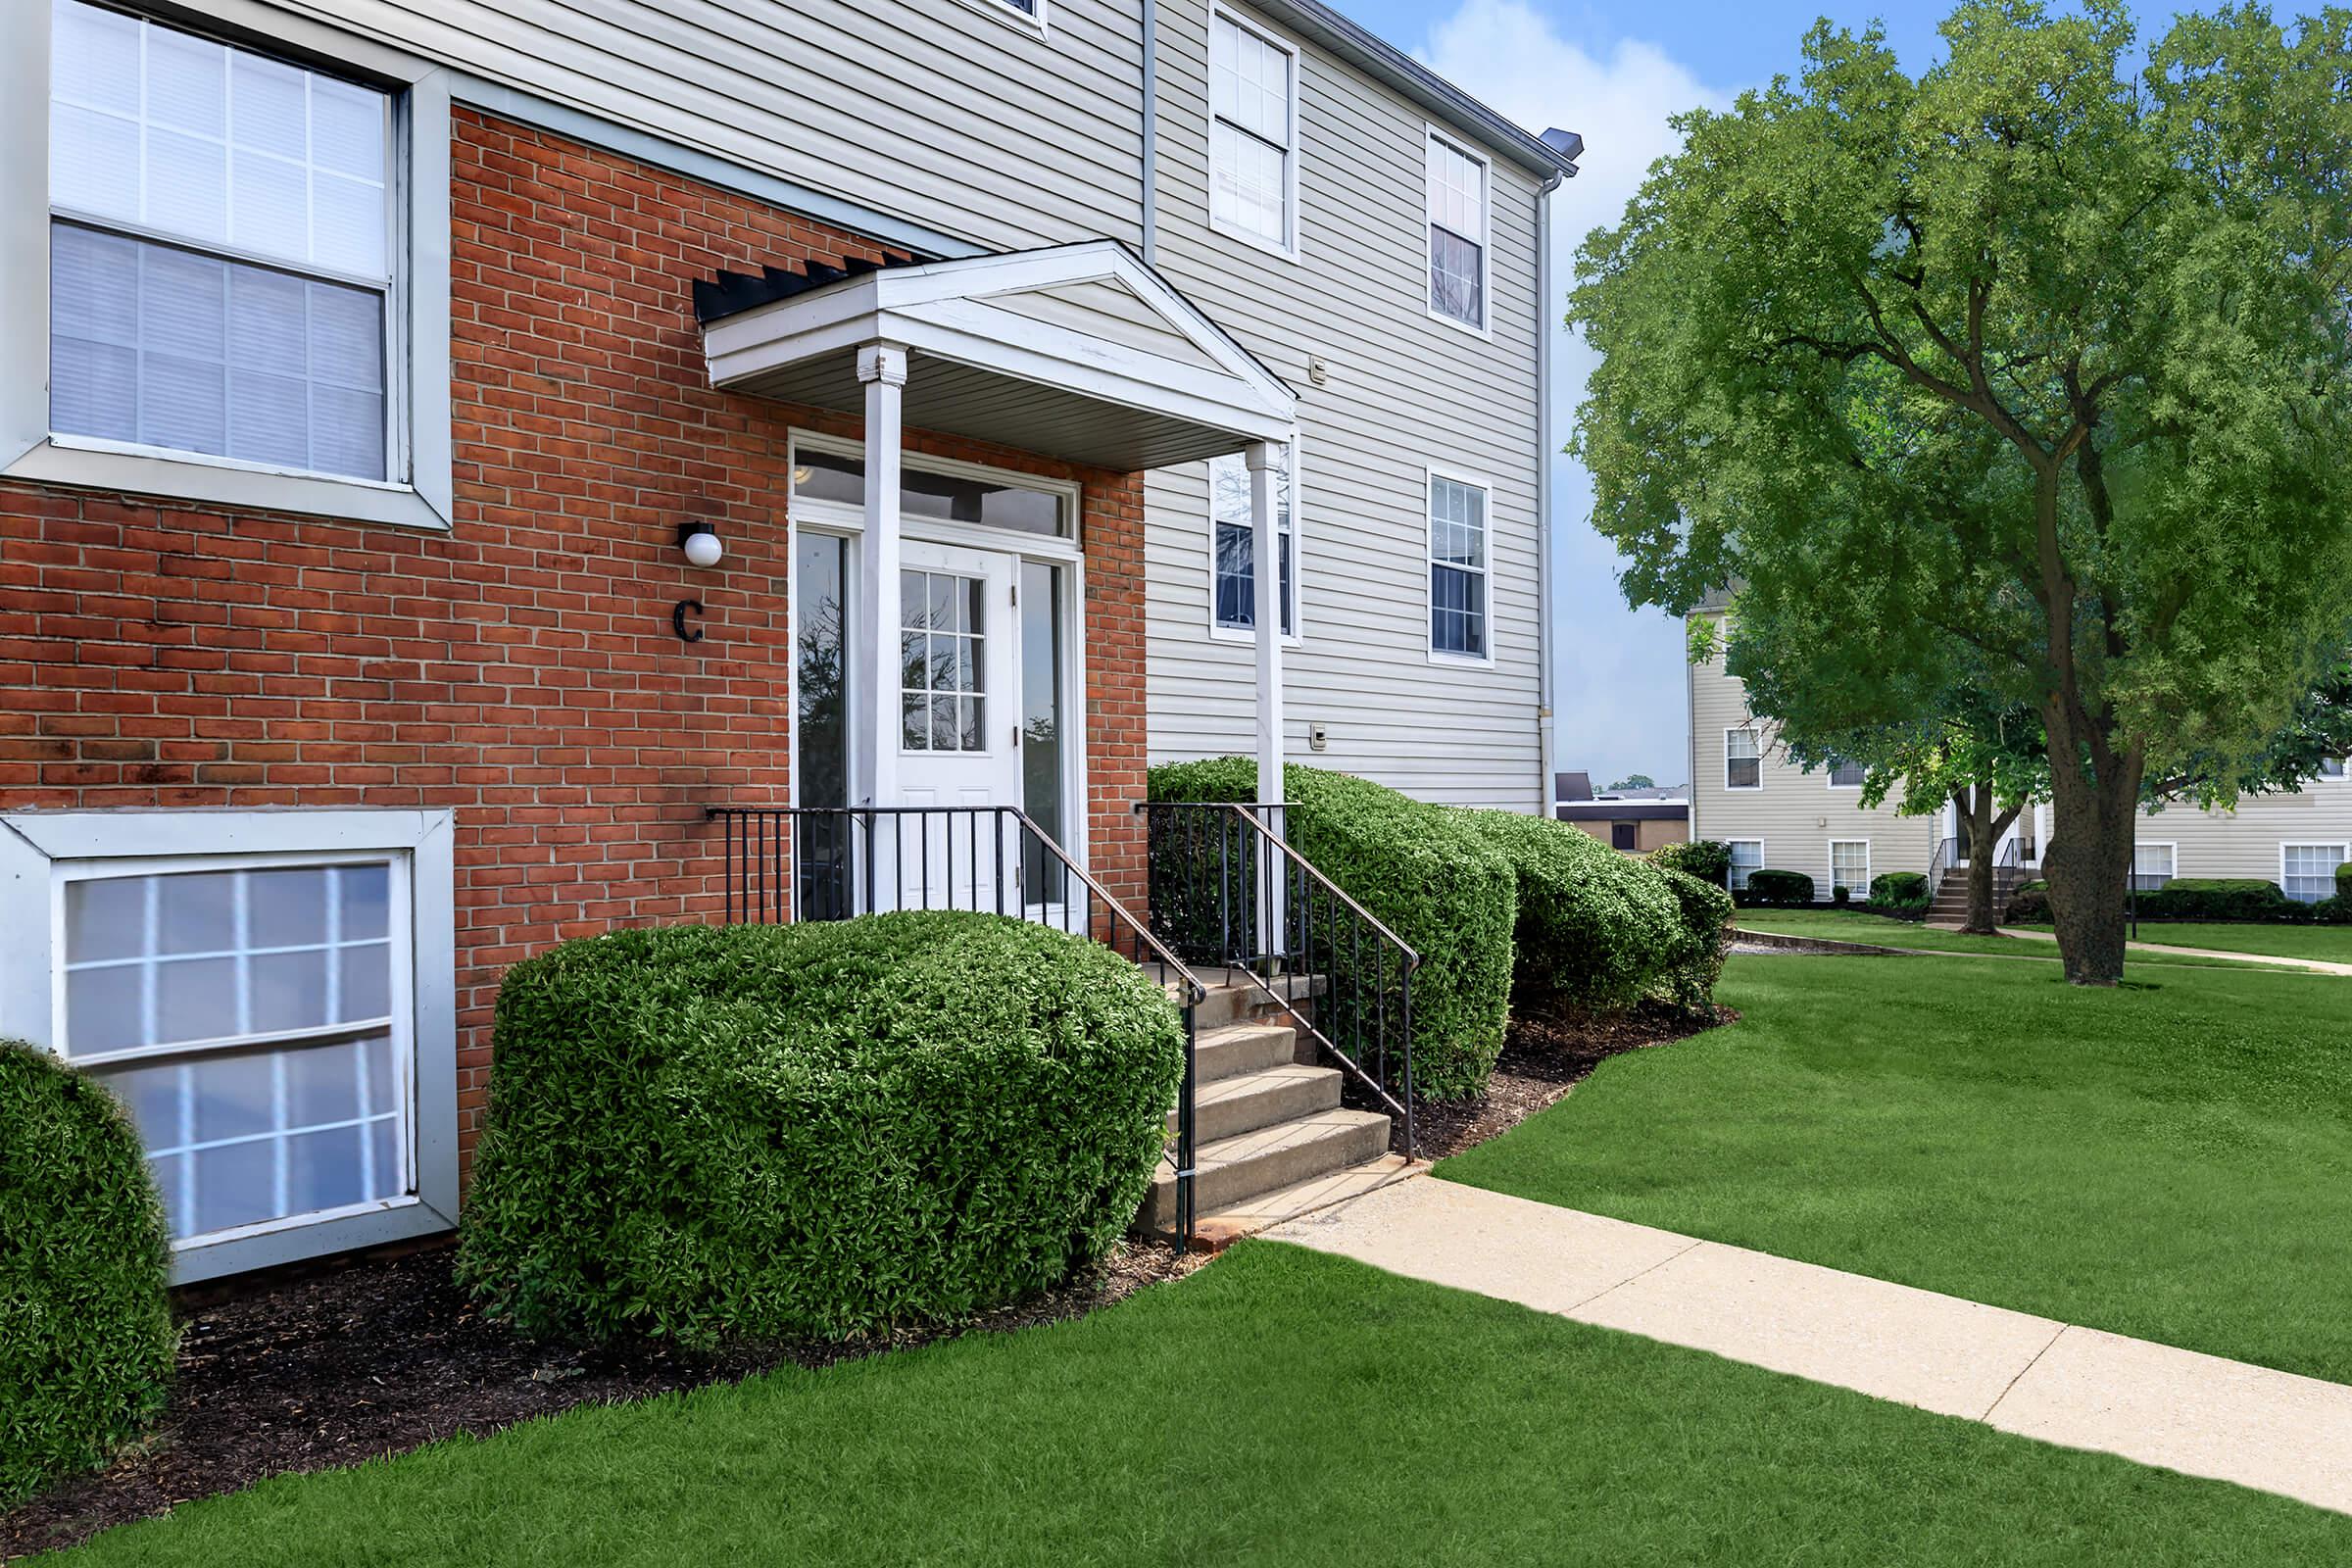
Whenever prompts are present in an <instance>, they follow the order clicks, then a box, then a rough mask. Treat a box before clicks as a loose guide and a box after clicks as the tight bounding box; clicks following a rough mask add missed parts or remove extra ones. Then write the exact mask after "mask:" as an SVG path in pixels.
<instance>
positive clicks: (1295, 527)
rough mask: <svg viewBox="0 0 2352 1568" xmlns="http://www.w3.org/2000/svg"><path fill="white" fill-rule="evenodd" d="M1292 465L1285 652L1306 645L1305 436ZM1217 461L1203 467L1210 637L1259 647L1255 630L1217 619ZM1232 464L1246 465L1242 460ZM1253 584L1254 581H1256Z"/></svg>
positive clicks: (1295, 440) (1295, 443)
mask: <svg viewBox="0 0 2352 1568" xmlns="http://www.w3.org/2000/svg"><path fill="white" fill-rule="evenodd" d="M1289 446H1290V464H1291V629H1290V630H1289V631H1287V632H1284V633H1283V634H1282V643H1283V646H1284V647H1286V648H1297V647H1299V645H1300V644H1301V643H1303V642H1305V641H1306V479H1305V466H1304V465H1305V456H1306V454H1305V447H1306V441H1305V438H1304V437H1303V436H1294V437H1292V438H1291V441H1290V443H1289ZM1215 461H1216V460H1214V459H1211V460H1209V464H1203V465H1202V466H1201V469H1202V480H1203V482H1204V483H1207V485H1208V493H1207V503H1206V506H1205V507H1204V509H1203V513H1204V515H1205V516H1206V518H1207V528H1208V635H1209V636H1210V637H1212V638H1214V639H1215V640H1216V641H1218V642H1221V643H1240V644H1243V645H1245V646H1249V647H1255V646H1256V645H1257V628H1256V627H1255V626H1253V625H1252V626H1228V625H1226V624H1225V623H1224V622H1223V621H1221V620H1219V619H1217V511H1216V505H1217V490H1216V486H1215V484H1214V483H1212V482H1209V481H1208V477H1207V475H1208V468H1209V466H1210V464H1213V463H1214V462H1215ZM1231 461H1233V462H1236V463H1239V462H1241V461H1243V460H1242V459H1241V458H1240V457H1239V456H1237V457H1235V458H1233V459H1232V460H1231ZM1253 580H1254V579H1253Z"/></svg>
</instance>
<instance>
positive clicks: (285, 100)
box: [49, 0, 393, 480]
mask: <svg viewBox="0 0 2352 1568" xmlns="http://www.w3.org/2000/svg"><path fill="white" fill-rule="evenodd" d="M51 47H52V52H53V54H54V57H55V61H56V65H55V68H54V74H53V75H52V77H51V85H50V99H49V210H50V227H49V236H50V244H49V267H50V280H51V281H50V291H49V417H50V423H51V428H52V429H54V430H55V431H56V432H57V433H59V434H61V435H69V436H84V437H90V438H94V439H97V440H104V441H119V442H122V443H123V444H125V445H128V446H140V447H161V448H166V449H171V450H177V451H183V452H194V453H201V454H203V455H205V456H208V457H216V458H233V459H237V460H239V461H241V462H247V463H255V464H261V465H265V466H271V467H280V468H292V469H300V470H305V471H309V472H314V473H327V474H334V475H337V476H340V477H344V478H353V479H377V480H380V479H382V478H384V477H385V473H386V453H387V451H388V450H389V448H390V445H391V441H392V434H391V408H392V401H391V399H390V398H389V397H388V396H387V386H386V381H385V363H386V345H387V342H388V334H389V331H390V322H391V319H392V316H393V310H392V270H391V269H392V197H391V190H392V183H393V181H392V169H391V163H390V155H391V145H392V136H391V128H392V99H391V96H390V94H388V93H385V92H383V91H382V90H380V89H378V88H375V87H370V86H365V85H362V84H360V83H357V82H351V81H345V80H342V79H340V78H338V77H334V76H329V75H325V74H323V73H319V72H316V71H309V70H305V69H303V68H302V67H299V66H292V65H287V64H284V63H282V62H280V61H276V60H272V59H270V58H269V57H268V56H266V55H258V54H254V53H252V52H250V51H248V50H244V49H234V48H230V47H228V46H227V45H225V44H219V43H214V42H212V41H211V40H209V39H205V38H199V37H195V36H192V35H191V34H188V33H184V32H179V31H176V30H174V29H172V28H170V27H163V26H158V25H155V24H154V23H150V22H142V21H139V20H137V19H135V18H132V17H127V16H124V15H123V14H122V13H120V12H115V11H101V10H99V9H98V8H97V7H95V6H90V5H84V4H81V3H79V0H63V3H61V4H59V5H58V7H57V9H56V12H55V32H54V34H53V36H52V39H51Z"/></svg>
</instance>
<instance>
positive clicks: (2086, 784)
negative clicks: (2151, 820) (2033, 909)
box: [2041, 736, 2141, 986]
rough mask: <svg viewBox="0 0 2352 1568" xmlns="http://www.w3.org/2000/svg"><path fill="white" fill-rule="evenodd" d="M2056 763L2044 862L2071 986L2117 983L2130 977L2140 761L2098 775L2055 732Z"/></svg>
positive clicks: (2120, 762) (2122, 760)
mask: <svg viewBox="0 0 2352 1568" xmlns="http://www.w3.org/2000/svg"><path fill="white" fill-rule="evenodd" d="M2050 761H2051V779H2050V783H2051V789H2050V816H2051V824H2050V842H2049V843H2048V844H2047V845H2046V846H2044V848H2043V850H2042V862H2041V863H2042V869H2043V872H2044V874H2045V875H2047V877H2048V878H2049V883H2050V918H2051V920H2052V922H2053V923H2054V924H2055V925H2056V926H2057V928H2058V953H2059V956H2060V957H2061V958H2062V959H2063V960H2064V962H2065V968H2066V978H2067V980H2068V982H2069V983H2070V984H2073V985H2078V986H2111V985H2114V984H2116V983H2117V982H2118V981H2120V980H2122V979H2123V977H2124V944H2125V918H2124V913H2125V900H2126V898H2127V896H2128V895H2129V893H2130V890H2131V846H2132V843H2133V841H2134V840H2135V839H2136V838H2137V836H2138V829H2139V784H2140V772H2141V764H2140V762H2139V760H2138V759H2137V758H2136V756H2133V757H2129V758H2118V759H2116V760H2114V762H2113V763H2112V764H2111V766H2110V768H2109V769H2108V771H2107V772H2106V773H2104V774H2102V775H2100V776H2098V777H2096V778H2093V777H2091V776H2090V774H2089V773H2088V771H2087V770H2086V769H2085V768H2084V767H2083V766H2082V762H2081V761H2080V760H2079V759H2077V758H2069V757H2066V756H2065V755H2064V754H2063V753H2061V752H2060V751H2059V748H2058V741H2057V737H2055V736H2053V737H2052V740H2051V758H2050Z"/></svg>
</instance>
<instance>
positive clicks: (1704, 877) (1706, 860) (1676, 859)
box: [1649, 839, 1732, 888]
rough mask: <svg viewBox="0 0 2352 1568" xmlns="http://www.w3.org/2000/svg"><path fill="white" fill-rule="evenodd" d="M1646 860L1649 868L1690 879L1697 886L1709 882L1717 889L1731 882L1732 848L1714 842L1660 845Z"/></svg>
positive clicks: (1699, 841) (1698, 841) (1703, 841)
mask: <svg viewBox="0 0 2352 1568" xmlns="http://www.w3.org/2000/svg"><path fill="white" fill-rule="evenodd" d="M1649 858H1650V860H1651V862H1652V863H1653V864H1657V865H1662V866H1664V867H1666V868H1667V869H1668V870H1670V871H1680V872H1682V873H1684V874H1685V875H1687V876H1694V877H1696V878H1698V879H1699V880H1700V881H1701V882H1712V883H1714V884H1715V886H1717V887H1719V888H1720V887H1725V886H1728V885H1729V884H1730V882H1731V880H1732V847H1731V846H1730V845H1729V844H1724V843H1721V842H1719V841H1717V840H1715V839H1693V840H1691V842H1689V843H1686V844H1661V845H1659V846H1658V847H1657V848H1656V849H1654V850H1652V851H1650V852H1649Z"/></svg>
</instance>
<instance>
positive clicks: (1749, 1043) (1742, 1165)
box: [1438, 956, 2352, 1382]
mask: <svg viewBox="0 0 2352 1568" xmlns="http://www.w3.org/2000/svg"><path fill="white" fill-rule="evenodd" d="M2138 973H2139V974H2140V976H2141V980H2140V982H2139V983H2136V984H2133V985H2129V986H2127V987H2125V988H2122V989H2117V990H2108V991H2097V990H2079V989H2075V988H2072V987H2069V986H2067V985H2065V984H2064V983H2063V982H2062V981H2060V979H2059V978H2058V975H2057V973H2056V971H2055V969H2054V968H2053V967H2051V966H2049V965H2044V964H2028V963H1984V962H1977V961H1973V960H1967V959H1960V958H1938V957H1923V958H1907V959H1900V960H1897V959H1863V958H1838V957H1803V956H1787V957H1764V956H1757V957H1739V958H1734V959H1733V960H1732V962H1731V965H1730V967H1729V969H1728V971H1727V972H1726V974H1725V977H1724V981H1723V985H1722V987H1721V989H1720V990H1719V992H1718V996H1719V997H1720V999H1721V1000H1722V1001H1723V1002H1724V1003H1726V1004H1727V1005H1731V1006H1733V1007H1737V1008H1739V1009H1740V1012H1741V1013H1742V1014H1743V1015H1744V1016H1743V1017H1742V1019H1741V1021H1740V1023H1738V1024H1736V1025H1733V1026H1730V1027H1727V1028H1722V1029H1717V1030H1713V1031H1711V1032H1709V1033H1707V1034H1704V1035H1700V1036H1697V1037H1695V1038H1693V1039H1691V1040H1688V1041H1684V1042H1682V1043H1679V1044H1677V1045H1674V1046H1672V1047H1669V1048H1666V1049H1663V1050H1657V1051H1647V1052H1641V1053H1637V1054H1631V1055H1625V1056H1619V1057H1616V1058H1614V1059H1612V1060H1610V1061H1607V1062H1604V1063H1602V1064H1601V1066H1600V1069H1599V1070H1598V1071H1597V1072H1595V1073H1594V1074H1593V1077H1592V1078H1591V1080H1589V1081H1588V1082H1587V1083H1585V1084H1584V1085H1582V1086H1581V1087H1579V1088H1578V1090H1577V1091H1576V1093H1575V1094H1573V1095H1571V1096H1569V1097H1568V1099H1567V1100H1565V1101H1563V1102H1562V1103H1560V1104H1558V1105H1556V1106H1554V1107H1553V1108H1552V1109H1550V1110H1548V1111H1545V1112H1544V1113H1543V1114H1542V1115H1539V1116H1537V1117H1534V1118H1533V1119H1531V1120H1529V1121H1527V1122H1525V1123H1523V1124H1522V1125H1521V1126H1519V1127H1518V1128H1516V1129H1515V1130H1513V1131H1511V1132H1509V1133H1506V1134H1504V1135H1503V1136H1502V1137H1501V1138H1498V1139H1496V1140H1495V1141H1494V1142H1492V1143H1489V1144H1486V1145H1483V1146H1481V1147H1480V1148H1477V1149H1474V1150H1471V1151H1470V1152H1467V1153H1464V1154H1461V1155H1459V1156H1457V1157H1455V1158H1453V1159H1449V1160H1446V1161H1445V1162H1443V1163H1442V1164H1441V1165H1440V1166H1439V1167H1438V1170H1439V1173H1440V1174H1441V1175H1444V1176H1446V1177H1450V1178H1452V1179H1453V1180H1456V1181H1462V1182H1469V1183H1473V1184H1475V1185H1478V1186H1482V1187H1490V1188H1494V1189H1496V1190H1499V1191H1503V1192H1509V1193H1516V1194H1519V1195H1522V1196H1524V1197H1528V1198H1534V1199H1540V1200H1543V1201H1547V1202H1554V1203H1563V1204H1568V1205H1571V1206H1574V1207H1578V1208H1585V1209H1592V1210H1595V1211H1597V1212H1599V1213H1603V1214H1612V1215H1616V1216H1619V1217H1621V1218H1625V1219H1630V1220H1637V1221H1641V1222H1643V1223H1646V1224H1651V1225H1658V1226H1662V1227H1665V1228H1667V1229H1670V1230H1677V1231H1684V1232H1688V1233H1690V1234H1692V1235H1697V1236H1704V1237H1710V1238H1713V1239H1715V1240H1718V1241H1723V1242H1731V1243H1736V1244H1739V1245H1742V1246H1746V1247H1753V1248H1758V1249H1761V1250H1765V1251H1768V1252H1778V1253H1783V1254H1786V1255H1788V1256H1791V1257H1798V1258H1803V1259H1806V1260H1808V1261H1811V1262H1816V1263H1824V1264H1828V1265H1831V1266H1833V1267H1836V1268H1842V1269H1850V1270H1853V1271H1856V1272H1859V1273H1863V1274H1870V1275H1875V1276H1878V1277H1880V1278H1883V1279H1890V1280H1899V1281H1902V1282H1903V1283H1905V1284H1910V1285H1917V1286H1924V1287H1926V1288H1928V1289H1931V1290H1936V1291H1944V1292H1948V1293H1950V1294H1952V1295H1955V1296H1962V1297H1969V1298H1973V1299H1978V1300H1985V1301H1991V1302H1995V1303H1998V1304H2000V1305H2003V1306H2011V1307H2017V1308H2021V1309H2023V1310H2026V1311H2030V1312H2036V1313H2042V1314H2046V1315H2048V1316H2051V1317H2057V1318H2064V1319H2067V1320H2069V1321H2072V1322H2077V1323H2083V1324H2088V1325H2091V1326H2094V1327H2098V1328H2104V1329H2111V1330H2114V1331H2116V1332H2118V1333H2123V1334H2131V1335H2137V1336H2141V1337H2143V1338H2146V1339H2151V1340H2159V1341H2162V1342H2164V1343H2166V1344H2170V1345H2178V1346H2183V1347H2186V1348H2190V1349H2196V1350H2205V1351H2210V1352H2212V1353H2214V1354H2217V1355H2226V1356H2234V1357H2238V1358H2240V1359H2244V1360H2249V1361H2258V1362H2262V1363H2265V1364H2267V1365H2271V1366H2276V1367H2282V1368H2285V1369H2287V1370H2289V1371H2295V1372H2304V1373H2309V1374H2312V1375H2314V1376H2317V1377H2323V1378H2328V1379H2332V1380H2334V1381H2337V1382H2352V1310H2348V1309H2347V1305H2346V1297H2345V1290H2344V1282H2345V1281H2346V1280H2348V1279H2352V989H2347V982H2345V981H2343V980H2341V979H2335V978H2330V977H2326V976H2319V975H2294V974H2284V973H2256V972H2241V971H2238V970H2234V969H2227V968H2208V969H2190V968H2174V969H2152V968H2143V969H2141V970H2139V971H2138ZM2151 977H2153V979H2154V982H2155V983H2150V981H2151Z"/></svg>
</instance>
